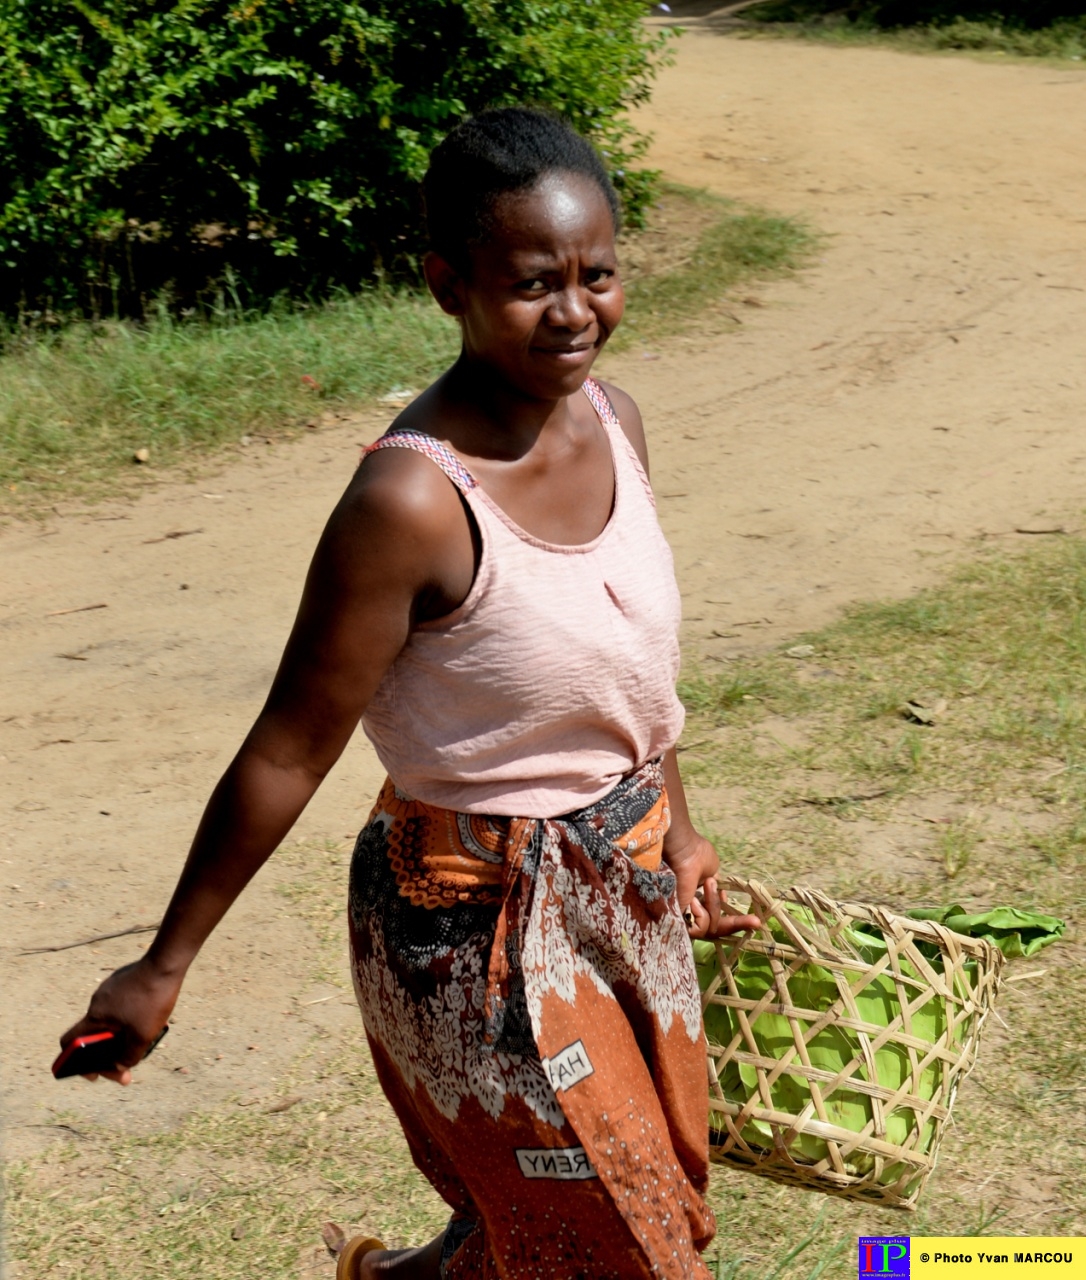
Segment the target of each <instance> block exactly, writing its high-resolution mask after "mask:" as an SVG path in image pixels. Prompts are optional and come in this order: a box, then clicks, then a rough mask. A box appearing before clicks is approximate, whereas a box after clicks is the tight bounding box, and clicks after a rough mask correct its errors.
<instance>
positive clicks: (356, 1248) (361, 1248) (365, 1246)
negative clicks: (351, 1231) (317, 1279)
mask: <svg viewBox="0 0 1086 1280" xmlns="http://www.w3.org/2000/svg"><path fill="white" fill-rule="evenodd" d="M384 1248H385V1245H383V1244H382V1243H381V1241H380V1240H378V1239H376V1238H375V1237H374V1236H352V1237H351V1238H350V1240H348V1241H347V1243H346V1244H345V1245H344V1246H343V1252H342V1253H341V1254H340V1255H339V1257H338V1258H337V1259H336V1280H358V1278H359V1276H360V1275H361V1270H360V1268H361V1266H362V1258H363V1256H364V1255H365V1254H367V1253H372V1252H373V1250H374V1249H384Z"/></svg>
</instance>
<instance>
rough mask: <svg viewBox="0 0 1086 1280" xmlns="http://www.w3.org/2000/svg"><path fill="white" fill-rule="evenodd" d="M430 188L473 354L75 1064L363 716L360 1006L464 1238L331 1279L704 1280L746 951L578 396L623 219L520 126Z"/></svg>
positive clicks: (121, 1024) (621, 473) (206, 914)
mask: <svg viewBox="0 0 1086 1280" xmlns="http://www.w3.org/2000/svg"><path fill="white" fill-rule="evenodd" d="M423 192H424V199H425V207H426V217H427V227H428V232H429V236H430V242H431V252H430V253H429V255H428V256H427V259H426V278H427V282H428V284H429V287H430V290H431V292H432V293H433V296H434V298H435V299H436V300H437V302H438V304H439V305H440V306H441V307H442V308H443V310H445V311H446V312H447V313H448V314H449V315H451V316H454V317H455V318H456V319H457V321H458V323H459V326H460V330H461V335H462V350H461V353H460V356H459V358H458V359H457V361H456V363H455V364H454V365H453V366H452V368H450V369H449V370H448V371H447V372H446V373H445V374H444V375H443V376H442V377H441V378H439V379H438V381H437V382H435V383H434V384H433V385H432V386H431V387H430V388H428V390H427V391H425V392H424V393H423V394H422V395H421V396H420V397H419V398H418V399H417V400H416V401H415V402H414V403H413V404H412V405H411V406H410V407H409V408H408V409H406V410H405V411H404V413H402V414H401V415H400V417H399V418H398V419H397V420H396V422H395V423H394V424H393V425H392V427H391V428H390V430H389V432H388V433H387V434H386V435H385V436H384V437H382V438H381V439H380V440H378V441H377V442H376V444H374V445H372V446H371V447H370V448H369V449H368V450H367V451H366V454H365V456H364V459H363V462H362V464H361V466H360V467H359V469H358V471H357V472H356V474H355V476H354V478H353V479H352V481H351V483H350V485H349V486H348V488H347V491H346V493H345V494H344V496H343V498H342V500H341V501H340V503H339V504H338V506H337V507H336V509H335V511H334V512H333V514H332V516H331V518H330V520H329V523H328V526H327V528H326V530H325V532H324V534H323V536H322V538H321V541H320V544H319V545H318V548H317V551H316V554H315V556H314V559H313V563H312V566H311V568H310V572H309V576H308V579H307V582H306V587H305V592H304V595H303V599H302V604H301V608H300V610H299V614H298V618H297V620H296V623H295V626H294V630H293V632H292V634H291V637H290V640H289V642H288V644H287V647H286V650H285V653H284V655H283V659H282V663H281V665H280V668H279V671H278V673H277V675H276V678H275V681H274V684H273V686H272V689H271V692H270V694H269V697H268V701H267V703H266V705H265V707H264V708H263V710H262V711H261V713H260V716H259V717H258V719H257V721H256V723H255V725H254V726H253V728H252V730H251V731H250V733H249V735H248V737H247V738H246V740H245V742H244V744H243V745H242V747H241V750H240V751H239V753H238V755H237V757H236V758H235V759H234V761H233V763H232V764H231V765H230V767H229V768H228V769H227V771H226V773H225V774H224V776H223V778H222V780H221V781H220V783H219V784H218V786H217V787H216V789H215V791H214V793H213V795H212V797H211V800H210V801H209V803H208V806H207V809H206V811H205V814H204V817H203V820H202V822H201V824H200V827H199V830H198V832H197V835H196V839H195V841H194V843H193V846H192V850H191V852H190V854H189V858H188V861H187V862H186V865H185V868H184V870H183V872H182V875H181V878H180V881H179V883H178V886H177V889H176V891H175V893H174V896H173V899H172V901H171V903H170V906H169V909H168V910H167V913H166V916H165V918H164V920H163V923H162V926H161V928H160V929H159V931H158V934H157V936H156V938H155V940H154V942H153V943H152V944H151V947H150V948H149V949H148V951H147V953H146V954H145V956H144V957H143V958H142V959H141V960H139V961H137V962H136V963H135V964H134V965H130V966H128V967H126V968H124V969H121V970H118V971H117V972H116V973H115V974H113V975H111V976H110V977H109V978H108V979H107V980H106V981H105V982H104V983H103V984H102V985H101V987H99V989H98V991H97V992H96V993H95V995H94V997H93V998H92V1000H91V1004H90V1008H89V1010H88V1013H87V1016H86V1017H85V1018H84V1019H83V1020H82V1021H81V1022H80V1023H79V1024H77V1026H75V1027H73V1028H72V1029H71V1030H70V1031H69V1032H68V1033H67V1034H66V1035H65V1037H64V1039H63V1041H62V1043H67V1042H68V1041H70V1040H71V1039H72V1038H73V1037H75V1036H76V1035H80V1034H86V1033H87V1032H89V1031H93V1030H101V1029H103V1028H112V1029H115V1030H118V1031H119V1032H121V1033H122V1037H123V1044H124V1047H125V1053H124V1054H123V1055H122V1057H121V1059H120V1061H119V1063H118V1069H117V1070H116V1071H113V1072H109V1073H107V1074H108V1075H109V1077H110V1078H111V1079H115V1080H118V1081H119V1082H121V1083H127V1081H128V1079H129V1078H130V1071H129V1067H130V1066H131V1065H132V1064H134V1063H136V1062H138V1061H139V1059H140V1058H141V1056H142V1055H143V1053H144V1052H145V1051H146V1048H147V1046H148V1045H149V1043H150V1042H151V1041H152V1040H153V1039H154V1037H155V1035H156V1034H157V1033H158V1031H159V1030H160V1029H161V1027H162V1026H163V1025H164V1024H165V1023H166V1020H167V1019H168V1017H169V1015H170V1012H171V1010H172V1009H173V1006H174V1003H175V1001H176V999H177V997H178V993H179V990H180V987H181V982H182V980H183V977H184V975H185V972H186V971H187V969H188V966H189V965H190V964H191V962H192V960H193V959H194V957H195V956H196V953H197V952H198V950H199V948H200V946H201V945H202V944H203V942H204V940H205V939H206V938H207V936H208V935H209V934H210V932H211V931H212V929H213V928H214V927H215V925H216V924H217V923H218V921H219V920H220V919H221V918H222V916H223V915H224V914H225V912H226V911H227V909H228V908H229V906H230V904H231V903H232V902H233V901H234V899H235V898H236V897H237V895H238V894H239V893H240V892H241V890H242V889H243V888H244V886H245V884H246V883H247V882H248V880H249V879H250V878H251V877H252V875H253V874H254V873H255V872H256V871H257V870H258V868H259V867H260V866H261V865H262V864H263V862H264V861H265V860H266V859H267V858H268V857H269V856H270V854H271V852H272V851H273V850H274V849H275V847H276V846H277V845H278V844H279V842H280V841H281V840H282V839H283V837H284V836H285V835H286V834H287V832H288V831H289V830H290V827H291V826H292V824H293V823H294V821H295V820H296V819H297V817H298V815H299V814H300V813H301V811H302V809H303V808H304V807H305V805H306V803H307V802H308V800H309V799H310V797H311V796H312V795H313V793H314V791H315V790H316V788H317V787H318V785H319V784H320V782H321V780H322V778H323V777H324V776H325V774H327V772H328V770H329V769H330V768H331V767H332V765H333V764H334V763H335V761H336V760H337V758H338V757H339V755H340V753H341V752H342V750H343V748H344V746H345V745H346V743H347V741H348V739H349V737H350V735H351V733H352V731H353V729H354V726H355V724H356V723H357V721H358V719H359V718H361V719H362V722H363V725H364V727H365V730H366V732H367V734H368V735H369V737H370V739H371V740H372V742H373V744H374V746H375V748H376V750H377V753H378V755H379V757H380V759H381V761H382V763H383V764H384V766H385V767H386V769H387V770H388V774H389V780H388V782H387V783H386V784H385V786H384V788H383V790H382V792H381V794H380V796H379V798H378V800H377V803H376V805H375V807H374V809H373V812H372V814H371V815H370V818H369V821H368V823H367V825H366V827H365V828H364V829H363V831H362V833H361V834H360V836H359V838H358V843H357V846H356V849H355V854H354V858H353V860H352V866H351V881H350V895H349V927H350V939H351V959H352V969H353V975H354V983H355V989H356V993H357V996H358V1001H359V1005H360V1007H361V1010H362V1016H363V1020H364V1023H365V1027H366V1031H367V1035H368V1037H369V1041H370V1045H371V1048H372V1052H373V1057H374V1062H375V1064H376V1068H377V1072H378V1075H379V1078H380V1081H381V1084H382V1087H383V1088H384V1090H385V1093H386V1095H387V1096H388V1099H389V1102H390V1103H391V1105H392V1106H393V1108H394V1110H395V1112H396V1115H397V1117H398V1118H399V1120H400V1123H401V1124H402V1126H403V1129H404V1133H405V1135H406V1137H407V1141H408V1144H409V1146H410V1149H411V1154H412V1157H413V1158H414V1160H415V1163H416V1164H417V1165H418V1167H419V1169H420V1170H421V1171H422V1172H423V1173H424V1174H425V1176H426V1177H427V1178H428V1179H429V1180H430V1182H431V1183H432V1184H433V1186H434V1187H435V1188H436V1189H437V1191H438V1192H439V1193H440V1194H441V1195H442V1197H443V1198H444V1199H445V1200H446V1201H447V1202H448V1204H449V1205H450V1207H451V1209H452V1217H451V1219H450V1222H449V1225H448V1227H447V1229H446V1230H445V1231H444V1232H443V1233H442V1234H441V1235H440V1236H439V1237H438V1238H437V1239H436V1240H433V1241H431V1242H430V1244H429V1245H426V1246H423V1247H422V1248H418V1249H407V1250H386V1249H384V1248H383V1246H381V1245H380V1244H379V1242H378V1241H376V1240H372V1239H362V1238H356V1239H355V1240H352V1241H350V1242H349V1243H348V1246H347V1248H346V1250H345V1251H344V1253H343V1255H342V1256H341V1258H340V1261H339V1272H338V1274H339V1276H340V1280H361V1278H363V1277H376V1276H388V1277H392V1276H400V1277H427V1278H429V1277H447V1278H448V1280H459V1278H461V1277H463V1278H465V1280H467V1278H468V1277H470V1278H472V1280H475V1278H478V1277H497V1276H500V1277H506V1278H509V1280H529V1277H531V1278H533V1280H534V1278H536V1277H538V1278H539V1280H573V1278H574V1277H577V1278H582V1277H583V1278H584V1280H605V1278H613V1280H630V1278H632V1277H641V1276H645V1277H647V1276H663V1277H669V1278H674V1280H678V1278H679V1277H683V1278H686V1277H694V1276H707V1275H708V1272H707V1270H706V1269H705V1267H704V1264H703V1263H702V1262H701V1260H700V1251H701V1250H702V1249H704V1247H705V1246H706V1245H707V1244H708V1242H709V1241H710V1239H711V1238H712V1236H713V1233H714V1230H715V1225H714V1221H713V1216H712V1213H711V1212H710V1210H709V1208H708V1206H707V1205H706V1203H705V1201H704V1199H703V1198H702V1197H703V1193H704V1191H705V1187H706V1182H707V1176H708V1139H707V1129H706V1113H707V1085H706V1071H705V1055H704V1046H703V1042H702V1032H701V1015H700V1002H699V999H698V988H697V981H696V978H695V973H694V968H693V962H692V958H691V953H690V943H689V936H688V935H689V934H693V936H696V937H704V936H709V935H711V934H721V933H728V932H732V931H734V930H737V929H743V928H748V927H751V926H752V925H753V924H754V923H756V922H755V921H754V920H752V918H751V917H746V916H740V917H733V916H727V915H723V914H722V909H721V901H720V899H719V897H718V895H717V893H716V884H715V880H714V879H713V877H714V875H715V872H716V870H717V857H716V853H715V852H714V850H713V848H712V846H711V845H710V844H709V843H708V841H706V840H705V839H704V838H703V837H702V836H700V835H699V834H698V833H697V832H696V831H695V830H694V828H693V826H692V825H691V822H690V819H689V816H688V814H687V810H686V802H685V799H684V796H683V790H682V783H681V780H680V778H679V773H678V768H677V765H676V759H675V750H674V747H675V742H676V739H677V738H678V735H679V732H680V730H681V728H682V721H683V713H682V708H681V705H680V703H679V702H678V699H677V698H676V695H675V680H676V676H677V672H678V660H679V654H678V641H677V628H678V622H679V597H678V591H677V588H676V585H675V580H674V572H673V567H672V561H671V555H670V552H669V550H668V547H667V544H666V542H665V541H664V538H663V535H662V534H661V532H660V529H659V526H658V524H657V521H656V515H655V507H654V503H653V498H652V491H651V488H650V486H649V481H648V478H647V472H648V461H647V457H646V450H645V440H644V434H643V430H642V426H641V421H640V416H639V414H638V412H637V408H636V406H635V405H634V403H633V402H632V401H631V400H630V398H629V397H628V396H626V395H624V394H623V393H621V392H619V391H617V390H616V389H615V388H605V387H604V386H603V385H601V384H600V383H598V382H595V381H593V380H592V379H591V378H590V376H589V374H590V371H591V368H592V364H593V362H594V360H595V358H596V356H597V355H598V353H599V351H600V349H601V347H602V346H603V344H604V343H605V342H606V341H607V339H608V337H609V336H610V334H611V333H612V332H613V331H614V328H615V326H616V325H617V324H618V322H619V320H620V319H621V316H622V307H623V294H622V287H621V284H620V281H619V274H618V264H617V260H616V255H615V244H614V240H615V232H616V229H617V223H618V201H617V197H616V195H615V192H614V190H613V188H612V187H611V184H610V182H609V180H608V178H607V175H606V172H605V170H604V169H603V166H602V164H601V162H600V160H599V158H598V157H597V155H596V153H595V152H594V151H593V149H592V148H591V146H590V145H589V144H588V143H587V142H585V141H584V140H583V139H582V138H580V137H579V136H578V135H577V134H576V133H574V132H573V131H572V130H571V129H569V127H568V126H566V125H565V124H564V123H562V122H561V121H559V120H557V119H555V118H553V117H551V116H549V115H546V114H543V113H540V112H536V111H529V110H525V109H520V108H510V109H503V110H496V111H490V112H486V113H483V114H482V115H480V116H477V117H475V118H474V119H472V120H468V121H467V122H465V123H464V124H463V125H461V126H460V127H459V128H457V129H456V130H454V132H453V133H451V134H450V135H449V136H448V137H447V138H446V140H445V141H444V142H443V143H442V144H441V145H440V146H439V147H438V148H437V149H436V150H435V152H434V154H433V156H432V158H431V165H430V169H429V172H428V173H427V176H426V179H425V182H424V187H423ZM699 886H702V893H701V895H700V897H699V896H695V893H696V891H697V890H698V887H699ZM684 913H686V914H685V919H684ZM126 1064H127V1065H126ZM361 1155H362V1153H360V1156H361Z"/></svg>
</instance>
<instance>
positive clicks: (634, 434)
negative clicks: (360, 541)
mask: <svg viewBox="0 0 1086 1280" xmlns="http://www.w3.org/2000/svg"><path fill="white" fill-rule="evenodd" d="M600 386H601V387H602V388H603V389H604V391H606V392H607V395H608V398H609V399H610V401H611V403H612V404H613V405H614V406H615V413H617V414H618V420H619V423H620V424H621V426H622V430H623V431H624V432H625V434H626V439H627V440H629V442H630V444H632V445H633V447H634V452H635V453H636V454H637V456H638V458H640V459H641V465H642V466H643V467H644V468H645V474H646V475H647V474H648V470H649V447H648V444H647V442H646V440H645V425H644V423H643V422H642V421H641V410H640V409H639V408H638V407H637V401H636V400H634V398H633V396H631V395H630V394H629V393H628V392H626V391H623V390H622V388H621V387H616V386H615V384H614V383H613V382H602V381H601V382H600Z"/></svg>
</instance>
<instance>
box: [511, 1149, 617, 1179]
mask: <svg viewBox="0 0 1086 1280" xmlns="http://www.w3.org/2000/svg"><path fill="white" fill-rule="evenodd" d="M517 1164H519V1165H520V1171H521V1173H523V1174H524V1176H525V1177H526V1178H556V1179H558V1180H559V1181H560V1182H568V1181H570V1180H571V1179H576V1178H598V1177H599V1174H598V1173H597V1172H596V1171H595V1169H593V1168H592V1164H591V1162H590V1161H589V1159H588V1155H587V1153H586V1152H585V1149H584V1147H518V1148H517Z"/></svg>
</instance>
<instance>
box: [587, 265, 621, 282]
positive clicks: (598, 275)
mask: <svg viewBox="0 0 1086 1280" xmlns="http://www.w3.org/2000/svg"><path fill="white" fill-rule="evenodd" d="M614 274H615V273H614V272H613V271H609V270H607V269H606V268H605V267H599V268H597V269H596V270H595V271H589V272H588V274H587V275H586V276H585V280H586V282H587V283H588V285H589V286H591V285H594V284H608V283H609V282H610V281H611V279H612V277H613V276H614Z"/></svg>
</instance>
